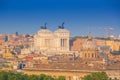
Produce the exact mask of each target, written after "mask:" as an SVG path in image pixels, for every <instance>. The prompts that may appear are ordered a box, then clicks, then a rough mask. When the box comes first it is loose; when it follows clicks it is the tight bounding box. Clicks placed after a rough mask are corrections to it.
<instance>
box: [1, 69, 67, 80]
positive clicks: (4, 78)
mask: <svg viewBox="0 0 120 80" xmlns="http://www.w3.org/2000/svg"><path fill="white" fill-rule="evenodd" d="M0 80H65V77H64V76H59V77H58V78H53V77H51V76H48V75H45V74H41V75H27V74H22V73H18V72H4V71H1V72H0Z"/></svg>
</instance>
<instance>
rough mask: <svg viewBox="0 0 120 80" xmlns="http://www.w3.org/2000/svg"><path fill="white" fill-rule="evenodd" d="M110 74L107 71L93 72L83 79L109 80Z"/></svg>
mask: <svg viewBox="0 0 120 80" xmlns="http://www.w3.org/2000/svg"><path fill="white" fill-rule="evenodd" d="M108 79H109V78H108V75H107V74H106V72H93V73H91V74H89V75H86V76H85V77H84V78H83V79H82V80H108Z"/></svg>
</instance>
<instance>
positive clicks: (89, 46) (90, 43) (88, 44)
mask: <svg viewBox="0 0 120 80" xmlns="http://www.w3.org/2000/svg"><path fill="white" fill-rule="evenodd" d="M83 48H86V49H95V48H97V45H96V44H95V42H93V41H89V40H87V41H86V42H85V43H84V44H83Z"/></svg>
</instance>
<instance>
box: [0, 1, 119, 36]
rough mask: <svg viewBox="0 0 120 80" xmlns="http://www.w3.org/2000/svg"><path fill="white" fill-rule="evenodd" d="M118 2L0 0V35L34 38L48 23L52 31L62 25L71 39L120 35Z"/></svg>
mask: <svg viewBox="0 0 120 80" xmlns="http://www.w3.org/2000/svg"><path fill="white" fill-rule="evenodd" d="M119 4H120V1H119V0H98V1H97V0H69V1H68V0H66V1H65V0H58V1H56V0H51V1H49V0H45V1H42V0H35V1H33V0H29V1H28V0H25V1H24V0H11V1H9V0H3V1H2V0H1V1H0V17H1V18H0V28H1V29H0V34H2V33H3V34H7V33H15V32H16V31H17V32H19V33H21V34H22V33H25V34H35V33H36V32H37V31H38V30H39V29H40V26H43V25H44V23H45V22H47V28H48V29H50V30H52V31H55V30H56V29H57V28H58V26H60V25H61V24H62V22H65V25H64V26H65V28H66V29H68V30H69V31H70V33H71V36H86V35H87V34H88V33H89V32H91V33H92V34H93V36H106V30H105V29H106V28H111V29H110V30H109V35H110V34H113V35H115V36H118V35H119V34H120V30H119V27H120V23H119V21H120V10H119V9H120V5H119Z"/></svg>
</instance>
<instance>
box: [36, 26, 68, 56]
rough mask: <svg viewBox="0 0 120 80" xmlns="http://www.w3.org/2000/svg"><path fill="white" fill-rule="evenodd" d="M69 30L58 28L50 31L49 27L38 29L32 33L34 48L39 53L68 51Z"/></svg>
mask: <svg viewBox="0 0 120 80" xmlns="http://www.w3.org/2000/svg"><path fill="white" fill-rule="evenodd" d="M69 34H70V33H69V31H68V30H66V29H64V28H58V29H57V30H56V31H54V32H52V31H50V30H49V29H40V30H39V31H38V32H37V33H36V34H35V35H34V49H35V50H38V51H40V52H41V53H50V54H51V53H52V54H53V53H64V52H67V51H69Z"/></svg>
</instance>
